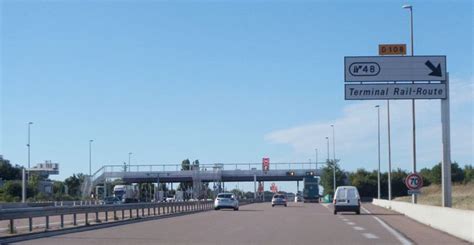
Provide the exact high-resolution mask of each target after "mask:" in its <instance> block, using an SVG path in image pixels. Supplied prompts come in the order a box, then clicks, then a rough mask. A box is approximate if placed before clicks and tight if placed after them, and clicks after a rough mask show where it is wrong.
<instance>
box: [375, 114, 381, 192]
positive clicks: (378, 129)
mask: <svg viewBox="0 0 474 245" xmlns="http://www.w3.org/2000/svg"><path fill="white" fill-rule="evenodd" d="M375 107H377V132H378V144H377V145H378V147H377V148H378V158H379V164H378V169H377V198H378V199H380V106H379V105H376V106H375Z"/></svg>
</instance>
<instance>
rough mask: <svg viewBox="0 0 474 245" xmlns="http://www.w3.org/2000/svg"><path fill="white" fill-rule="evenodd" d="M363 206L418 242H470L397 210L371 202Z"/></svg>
mask: <svg viewBox="0 0 474 245" xmlns="http://www.w3.org/2000/svg"><path fill="white" fill-rule="evenodd" d="M363 207H364V208H366V209H367V210H369V211H370V212H371V213H372V215H375V216H376V217H378V218H379V219H381V220H383V221H384V222H385V223H387V224H388V225H389V226H391V227H392V228H394V229H395V230H397V231H399V232H400V233H402V234H404V235H405V236H406V237H407V238H408V239H410V240H412V241H413V242H415V243H416V244H469V243H468V242H467V241H464V240H461V239H459V238H456V237H454V236H451V235H449V234H447V233H445V232H442V231H439V230H436V229H434V228H431V227H429V226H427V225H424V224H422V223H419V222H417V221H415V220H413V219H411V218H409V217H406V216H405V215H403V214H400V213H397V212H395V211H392V210H388V209H385V208H382V207H379V206H376V205H373V204H371V203H364V204H363Z"/></svg>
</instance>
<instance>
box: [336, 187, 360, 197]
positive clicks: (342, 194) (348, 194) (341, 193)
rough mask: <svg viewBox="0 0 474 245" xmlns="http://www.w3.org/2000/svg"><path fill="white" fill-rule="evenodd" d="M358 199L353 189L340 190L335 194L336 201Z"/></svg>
mask: <svg viewBox="0 0 474 245" xmlns="http://www.w3.org/2000/svg"><path fill="white" fill-rule="evenodd" d="M347 198H359V195H358V193H357V190H356V189H355V188H341V189H339V191H338V192H337V199H347Z"/></svg>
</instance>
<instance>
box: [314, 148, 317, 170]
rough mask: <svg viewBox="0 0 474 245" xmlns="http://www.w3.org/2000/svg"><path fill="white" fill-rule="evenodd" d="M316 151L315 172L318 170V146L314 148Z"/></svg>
mask: <svg viewBox="0 0 474 245" xmlns="http://www.w3.org/2000/svg"><path fill="white" fill-rule="evenodd" d="M314 150H315V151H316V172H317V171H318V148H316V149H314Z"/></svg>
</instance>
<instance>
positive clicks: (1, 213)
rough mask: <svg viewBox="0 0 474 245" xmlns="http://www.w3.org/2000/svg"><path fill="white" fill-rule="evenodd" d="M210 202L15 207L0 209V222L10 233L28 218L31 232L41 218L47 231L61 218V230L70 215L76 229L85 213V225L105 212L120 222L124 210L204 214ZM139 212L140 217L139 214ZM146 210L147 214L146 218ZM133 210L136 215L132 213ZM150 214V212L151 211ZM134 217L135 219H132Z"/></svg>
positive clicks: (142, 215) (137, 215)
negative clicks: (34, 223) (35, 221)
mask: <svg viewBox="0 0 474 245" xmlns="http://www.w3.org/2000/svg"><path fill="white" fill-rule="evenodd" d="M212 207H213V202H212V201H195V202H172V203H129V204H116V205H99V206H63V207H41V208H18V209H6V210H0V221H2V220H8V221H9V223H8V230H9V232H10V233H11V234H14V233H15V220H19V219H28V224H29V225H28V227H29V229H28V230H29V232H32V231H33V218H40V217H42V218H44V219H45V226H46V227H45V229H46V230H49V229H50V217H52V216H59V217H60V228H64V216H65V215H72V216H73V226H77V225H78V223H77V215H78V214H85V223H84V224H85V225H86V226H87V225H90V223H89V221H90V220H89V214H91V213H95V222H96V223H102V222H103V221H102V220H99V213H105V222H109V212H113V220H120V219H119V216H117V212H121V219H122V220H124V219H125V211H128V212H129V216H128V218H127V219H132V218H140V217H146V216H156V215H162V214H174V213H185V212H194V211H203V210H209V209H212ZM140 210H141V215H140V212H139V211H140ZM145 210H147V215H145ZM133 211H136V212H133ZM151 211H152V212H151ZM134 214H135V216H134Z"/></svg>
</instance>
